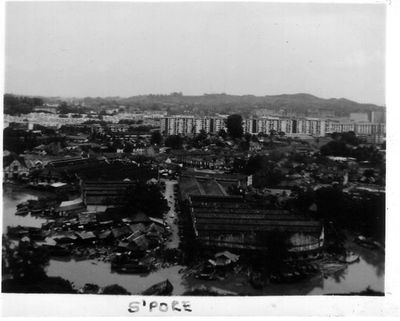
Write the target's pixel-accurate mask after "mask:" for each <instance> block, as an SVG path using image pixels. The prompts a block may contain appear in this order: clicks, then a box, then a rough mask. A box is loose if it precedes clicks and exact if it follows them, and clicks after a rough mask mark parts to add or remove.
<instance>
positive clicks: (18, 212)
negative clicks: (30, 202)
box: [15, 208, 29, 216]
mask: <svg viewBox="0 0 400 321" xmlns="http://www.w3.org/2000/svg"><path fill="white" fill-rule="evenodd" d="M28 214H29V211H28V209H25V208H21V209H19V210H18V211H17V212H15V215H18V216H26V215H28Z"/></svg>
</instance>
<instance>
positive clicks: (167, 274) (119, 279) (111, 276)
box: [47, 260, 185, 295]
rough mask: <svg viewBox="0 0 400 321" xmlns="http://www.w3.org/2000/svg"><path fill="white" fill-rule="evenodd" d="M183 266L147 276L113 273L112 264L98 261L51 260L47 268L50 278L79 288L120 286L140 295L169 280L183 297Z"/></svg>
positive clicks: (175, 293)
mask: <svg viewBox="0 0 400 321" xmlns="http://www.w3.org/2000/svg"><path fill="white" fill-rule="evenodd" d="M180 269H182V266H178V265H177V266H171V267H169V268H165V269H160V270H158V271H156V272H153V273H150V274H147V275H138V274H118V273H113V272H111V264H110V263H106V262H98V261H96V260H85V261H75V260H70V261H68V262H63V261H58V260H50V262H49V266H48V267H47V275H48V276H61V277H62V278H64V279H66V280H69V281H71V282H73V283H74V285H75V287H77V288H79V287H82V286H84V285H85V284H86V283H94V284H97V285H99V286H101V287H103V286H107V285H111V284H118V285H121V286H122V287H124V288H125V289H127V290H128V291H129V292H131V293H132V294H140V293H141V292H143V291H144V290H146V289H148V288H149V287H150V286H152V285H154V284H155V283H158V282H161V281H165V280H166V279H168V280H169V281H170V282H171V283H172V285H173V286H174V292H173V295H181V294H183V292H185V288H184V286H183V285H182V279H181V274H179V273H178V271H179V270H180Z"/></svg>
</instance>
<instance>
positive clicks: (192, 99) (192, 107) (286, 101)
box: [41, 93, 384, 116]
mask: <svg viewBox="0 0 400 321" xmlns="http://www.w3.org/2000/svg"><path fill="white" fill-rule="evenodd" d="M41 98H42V99H43V100H44V101H45V102H46V101H55V100H56V101H61V100H65V101H67V102H72V101H73V102H74V103H77V102H79V103H84V104H85V105H86V106H91V107H94V108H116V107H118V106H120V105H124V106H126V107H128V109H129V108H139V109H143V110H145V109H148V108H150V109H152V110H165V109H167V110H169V111H171V112H222V113H224V112H226V113H231V112H242V113H248V112H252V111H254V110H255V109H262V108H266V109H271V110H281V109H285V110H287V111H291V112H300V113H309V112H310V111H316V110H329V111H333V112H334V113H335V114H336V115H338V116H339V115H348V114H349V113H351V112H361V111H371V110H382V108H384V107H383V106H377V105H374V104H362V103H357V102H354V101H351V100H348V99H345V98H331V99H323V98H319V97H316V96H313V95H310V94H305V93H299V94H282V95H269V96H254V95H241V96H240V95H229V94H204V95H199V96H185V95H183V94H181V93H172V94H170V95H153V94H149V95H138V96H131V97H125V98H124V97H118V96H115V97H84V98H75V97H73V98H61V97H52V98H45V97H41Z"/></svg>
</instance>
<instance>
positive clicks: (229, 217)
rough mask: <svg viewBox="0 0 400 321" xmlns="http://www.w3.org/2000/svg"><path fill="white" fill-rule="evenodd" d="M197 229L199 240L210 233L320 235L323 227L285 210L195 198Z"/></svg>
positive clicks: (230, 199)
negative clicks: (281, 232)
mask: <svg viewBox="0 0 400 321" xmlns="http://www.w3.org/2000/svg"><path fill="white" fill-rule="evenodd" d="M190 201H191V202H190V206H191V213H192V216H193V222H194V228H195V231H196V232H197V233H198V236H199V237H202V236H203V235H207V234H209V233H210V232H218V233H222V232H226V233H230V232H244V233H250V232H265V231H273V230H280V231H286V232H305V233H318V232H320V230H321V226H322V225H321V223H320V222H319V221H316V220H312V219H310V218H308V217H307V216H304V215H300V214H296V213H293V212H291V211H288V210H282V209H265V208H252V207H251V206H250V204H248V203H246V202H245V201H244V200H243V199H241V198H237V197H236V198H234V197H208V196H193V197H191V198H190Z"/></svg>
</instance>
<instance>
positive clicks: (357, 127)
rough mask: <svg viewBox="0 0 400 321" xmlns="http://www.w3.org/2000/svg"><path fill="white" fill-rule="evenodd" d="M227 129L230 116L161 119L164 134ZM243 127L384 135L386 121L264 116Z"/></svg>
mask: <svg viewBox="0 0 400 321" xmlns="http://www.w3.org/2000/svg"><path fill="white" fill-rule="evenodd" d="M220 129H224V130H226V117H225V116H215V117H209V116H208V117H195V116H186V115H185V116H179V115H176V116H165V117H163V118H162V119H161V132H162V133H163V134H164V135H177V134H182V135H190V134H198V133H200V132H201V131H202V130H204V131H205V132H207V133H217V132H218V131H219V130H220ZM243 130H244V132H245V133H250V134H258V133H264V134H270V133H271V131H275V132H278V133H279V132H283V133H285V135H288V136H290V135H293V136H296V135H310V136H316V137H323V136H325V135H326V134H329V133H334V132H338V133H341V132H349V131H353V132H355V133H356V135H359V136H369V135H373V136H382V137H384V136H385V134H386V126H385V123H384V122H370V121H358V122H357V121H352V120H350V119H345V120H344V119H340V120H338V119H321V118H297V119H296V118H289V117H271V116H270V117H261V118H247V119H244V120H243Z"/></svg>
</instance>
